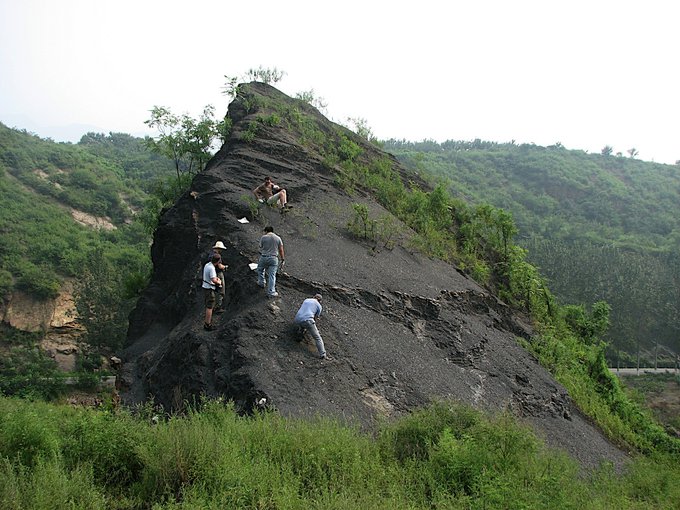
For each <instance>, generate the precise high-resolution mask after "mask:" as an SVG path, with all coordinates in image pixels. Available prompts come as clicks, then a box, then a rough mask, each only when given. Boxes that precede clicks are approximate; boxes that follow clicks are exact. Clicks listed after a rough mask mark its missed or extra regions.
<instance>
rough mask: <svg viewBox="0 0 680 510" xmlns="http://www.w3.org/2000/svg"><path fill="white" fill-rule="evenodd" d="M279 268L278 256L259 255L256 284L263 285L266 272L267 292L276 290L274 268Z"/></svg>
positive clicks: (270, 293) (272, 292) (270, 292)
mask: <svg viewBox="0 0 680 510" xmlns="http://www.w3.org/2000/svg"><path fill="white" fill-rule="evenodd" d="M278 268H279V258H278V257H277V256H275V255H260V260H259V261H258V262H257V284H258V285H259V286H260V287H264V274H265V271H266V272H267V294H269V295H270V296H271V295H272V294H274V293H275V292H276V270H277V269H278Z"/></svg>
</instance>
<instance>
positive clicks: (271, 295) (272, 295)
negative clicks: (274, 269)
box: [267, 292, 279, 297]
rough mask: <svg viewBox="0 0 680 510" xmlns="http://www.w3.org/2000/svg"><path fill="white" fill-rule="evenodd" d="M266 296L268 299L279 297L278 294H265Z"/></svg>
mask: <svg viewBox="0 0 680 510" xmlns="http://www.w3.org/2000/svg"><path fill="white" fill-rule="evenodd" d="M267 296H269V297H279V293H278V292H274V293H273V294H267Z"/></svg>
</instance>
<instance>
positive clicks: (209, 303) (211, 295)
mask: <svg viewBox="0 0 680 510" xmlns="http://www.w3.org/2000/svg"><path fill="white" fill-rule="evenodd" d="M203 291H204V293H205V307H206V308H208V309H209V310H212V309H213V308H214V306H215V291H214V290H212V289H203Z"/></svg>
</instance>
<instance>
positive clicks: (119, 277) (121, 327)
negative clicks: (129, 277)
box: [74, 257, 133, 352]
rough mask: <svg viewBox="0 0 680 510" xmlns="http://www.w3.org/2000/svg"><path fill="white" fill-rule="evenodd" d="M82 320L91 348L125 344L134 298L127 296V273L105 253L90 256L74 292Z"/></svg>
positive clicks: (79, 319)
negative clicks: (121, 270)
mask: <svg viewBox="0 0 680 510" xmlns="http://www.w3.org/2000/svg"><path fill="white" fill-rule="evenodd" d="M74 301H75V305H76V311H77V313H78V321H79V322H80V323H81V324H82V325H83V326H84V327H85V330H86V333H85V341H86V342H87V343H88V345H89V346H90V348H91V349H94V351H95V352H99V351H100V350H102V349H109V350H111V351H115V350H116V349H118V348H120V347H121V346H122V345H123V341H124V340H125V333H126V331H127V317H128V313H129V312H130V310H131V309H132V305H133V302H132V300H129V299H125V283H124V277H123V274H121V272H120V270H118V269H116V268H115V267H114V266H113V264H111V263H110V262H109V261H108V260H107V259H106V258H104V257H97V258H96V260H94V257H90V260H89V261H88V263H87V267H86V268H85V271H84V273H83V275H82V276H81V278H80V280H79V283H78V285H77V286H76V289H75V292H74Z"/></svg>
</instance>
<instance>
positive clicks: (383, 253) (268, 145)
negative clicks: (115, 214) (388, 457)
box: [119, 83, 624, 466]
mask: <svg viewBox="0 0 680 510" xmlns="http://www.w3.org/2000/svg"><path fill="white" fill-rule="evenodd" d="M229 115H230V117H231V118H232V120H233V130H232V133H231V136H230V139H229V140H228V141H227V143H226V144H225V145H224V147H223V148H222V149H221V150H220V151H219V153H218V154H217V155H216V156H215V157H214V158H213V160H212V161H211V162H210V163H209V165H208V167H207V168H206V170H205V171H203V172H202V173H201V174H199V175H198V176H197V177H196V178H195V179H194V182H193V184H192V187H191V190H190V191H189V192H187V193H186V194H185V195H184V196H183V197H182V198H181V199H180V200H179V201H178V202H177V204H176V205H175V206H174V207H173V208H172V209H170V210H168V211H167V212H166V213H165V214H164V216H163V218H162V220H161V224H160V226H159V228H158V230H157V232H156V234H155V239H154V244H153V248H152V257H153V263H154V275H153V279H152V283H151V284H150V286H149V287H148V289H147V290H146V292H145V293H144V295H143V296H142V298H141V299H140V301H139V304H138V306H137V308H136V310H135V311H134V312H133V314H132V316H131V322H130V330H129V339H128V340H129V342H128V347H127V349H126V351H125V352H124V354H123V368H122V369H121V372H120V375H119V386H120V388H121V391H122V395H123V398H124V400H125V401H126V402H127V403H136V402H141V401H143V400H145V399H148V398H150V397H153V398H154V399H155V400H156V401H157V402H158V403H161V404H163V405H164V406H165V407H166V408H176V407H178V406H180V405H181V404H182V402H183V401H185V400H187V399H189V400H191V399H194V398H198V397H200V396H201V395H207V396H224V397H226V398H228V399H233V400H234V401H235V402H236V403H237V404H238V405H239V406H241V407H242V408H244V409H248V408H250V407H252V406H253V404H254V402H255V400H256V399H259V398H262V397H264V398H266V399H267V405H269V406H272V407H275V408H276V409H278V410H279V411H280V412H281V413H283V414H285V415H291V416H305V415H313V414H317V413H320V414H323V415H329V416H334V417H339V418H343V419H347V420H350V421H355V422H359V423H361V424H363V425H365V426H370V425H371V424H372V423H373V422H374V420H375V419H376V418H377V417H379V416H398V415H400V414H403V413H407V412H409V411H410V410H412V409H414V408H417V407H419V406H422V405H425V404H427V403H428V402H430V401H432V400H434V399H451V400H455V401H461V402H465V403H469V404H471V405H473V406H475V407H478V408H484V409H490V410H505V409H510V410H512V411H513V412H514V413H515V414H516V415H518V416H520V417H522V418H524V419H526V420H527V421H528V422H529V423H531V424H533V425H534V428H535V429H536V430H537V431H538V432H539V434H541V435H543V436H544V437H545V438H546V440H548V442H549V443H550V444H552V445H555V446H559V447H562V448H564V449H566V450H567V451H568V452H569V453H570V454H572V455H573V456H575V457H576V458H578V459H579V460H580V461H581V462H582V463H583V464H584V465H590V466H593V465H596V464H597V463H598V462H599V461H600V460H602V459H608V460H611V461H614V462H615V463H618V462H620V461H621V460H622V459H623V458H624V454H623V453H622V452H620V451H619V450H617V449H616V448H614V447H613V446H612V445H610V444H609V443H608V442H607V441H606V440H605V439H604V438H603V436H602V435H601V433H600V432H599V431H598V430H597V429H596V428H595V427H593V426H591V425H590V424H589V423H588V421H587V420H585V419H584V418H583V417H582V416H581V414H580V413H579V412H578V410H577V409H576V408H575V407H574V406H573V404H572V403H571V400H570V399H569V397H568V395H567V393H566V391H565V390H564V388H563V387H561V386H560V385H559V384H558V383H556V382H555V381H554V379H553V378H552V377H551V376H550V374H549V373H548V372H546V371H545V370H544V369H543V368H542V367H540V366H539V365H538V364H537V362H536V361H535V359H534V358H533V357H532V356H531V355H530V354H529V353H528V352H527V351H526V350H524V349H523V348H522V347H520V346H519V345H518V343H517V341H516V337H517V336H524V337H528V336H529V335H531V334H532V332H531V329H530V327H529V326H528V325H526V324H524V323H523V322H522V320H521V319H520V318H519V317H518V316H516V315H515V314H514V313H513V311H512V310H511V309H509V308H508V307H507V306H506V305H504V304H503V303H502V302H500V301H499V300H498V299H497V298H496V297H494V296H493V295H490V294H489V293H488V292H487V291H486V290H485V289H483V288H482V287H480V286H479V285H477V284H476V283H475V282H474V281H472V280H471V279H469V278H468V277H466V276H465V275H463V274H461V273H460V272H458V271H457V270H456V269H455V268H454V267H452V266H450V265H448V264H445V263H443V262H440V261H436V260H430V259H428V258H426V257H423V256H421V255H420V254H418V253H414V252H413V251H411V250H409V249H406V248H404V247H403V246H402V245H397V246H396V247H395V248H394V249H391V250H389V249H382V250H372V249H370V246H367V245H366V244H364V243H362V242H359V241H357V240H355V239H354V238H353V237H352V235H351V234H350V233H349V232H348V229H347V226H346V225H347V222H348V219H349V218H350V217H351V215H352V207H351V204H352V203H355V202H360V203H364V204H366V205H368V206H369V208H370V209H371V210H372V211H373V213H374V214H376V215H388V214H389V213H387V211H385V210H384V209H382V208H381V207H380V206H379V205H378V204H377V203H375V202H374V201H372V200H371V198H370V197H369V196H368V195H367V194H362V192H361V191H357V192H355V193H354V194H353V195H349V194H348V193H346V192H345V191H344V190H343V188H342V187H340V186H339V185H338V184H337V183H338V182H339V181H341V180H342V173H341V172H342V170H341V168H340V166H338V165H337V158H336V159H334V157H333V156H334V153H333V151H334V150H339V149H338V148H341V147H342V146H343V144H345V145H346V144H347V141H348V140H351V141H352V142H353V143H354V144H357V145H358V146H359V147H360V148H361V153H360V155H359V156H357V157H359V158H361V159H362V160H365V161H367V162H368V161H371V160H372V159H381V160H383V161H388V162H389V164H391V165H392V166H393V168H395V169H398V171H399V172H400V173H401V175H402V178H403V179H404V180H405V181H406V180H416V181H417V177H416V176H414V175H407V174H406V172H405V171H404V170H403V169H401V167H399V164H398V163H397V162H396V160H394V159H393V158H391V157H390V156H388V155H386V154H384V153H382V152H381V151H380V150H379V149H377V148H375V147H374V146H372V145H370V144H368V143H367V142H365V141H362V140H361V139H360V138H359V137H356V136H355V135H353V134H352V133H350V132H349V131H347V130H345V129H344V128H342V127H340V126H338V125H335V124H333V123H331V122H329V121H328V120H327V119H325V118H324V117H323V116H321V115H320V114H319V113H318V111H316V110H315V109H314V108H312V107H310V106H308V105H306V104H305V103H302V102H300V101H298V100H294V99H291V98H289V97H287V96H285V95H284V94H282V93H281V92H279V91H278V90H276V89H274V88H272V87H270V86H268V85H264V84H260V83H251V84H248V85H244V86H243V92H242V93H241V94H240V95H239V97H238V98H237V99H236V100H235V101H234V102H232V104H231V105H230V107H229ZM266 175H270V176H272V178H273V180H274V182H276V183H278V184H280V185H282V186H284V187H285V188H286V189H287V190H288V194H289V200H290V202H291V204H293V205H294V208H293V209H292V210H291V211H290V212H287V213H285V214H281V213H279V212H278V210H276V209H273V208H270V207H259V208H255V207H254V205H255V204H254V202H253V200H252V193H251V191H252V189H253V188H254V187H255V186H256V185H257V184H259V183H260V182H261V181H262V180H263V178H264V177H265V176H266ZM242 218H246V219H247V220H248V223H241V222H239V221H238V220H239V219H242ZM395 221H396V220H395ZM267 224H270V225H272V226H273V227H274V229H275V231H276V232H277V233H278V234H279V235H280V236H281V237H282V238H283V241H284V244H285V249H286V265H285V268H284V273H283V274H281V275H280V276H279V279H278V282H277V288H278V291H279V293H280V296H279V297H278V298H276V299H270V298H267V297H266V295H265V293H264V291H263V290H262V289H260V288H259V287H258V286H257V285H256V278H255V273H254V272H253V271H251V270H250V269H249V267H248V264H249V263H251V262H256V261H257V256H258V254H257V242H258V239H259V237H260V235H261V234H262V229H263V227H264V226H265V225H267ZM397 230H398V231H399V235H400V236H402V238H405V237H407V236H408V229H407V228H406V227H403V226H401V227H399V228H398V229H397ZM217 240H221V241H223V242H224V243H225V244H226V246H227V248H228V249H227V250H226V252H225V253H224V254H223V259H224V260H225V262H226V263H228V264H229V269H228V270H227V272H226V279H227V310H226V312H225V313H224V314H222V315H219V316H216V318H215V331H211V332H207V331H204V330H203V329H202V324H203V304H202V294H201V291H200V288H199V287H200V281H199V275H200V269H201V266H202V264H203V263H204V262H205V259H206V257H207V254H208V253H209V251H210V248H211V246H212V245H213V244H214V243H215V241H217ZM315 292H321V293H322V294H323V295H324V301H323V306H324V314H323V316H322V318H321V319H320V320H319V322H318V324H319V329H320V331H321V334H322V336H323V338H324V341H325V343H326V347H327V350H328V353H329V354H330V355H331V356H333V358H334V360H333V361H329V362H326V361H323V362H322V361H320V360H319V359H317V357H316V349H315V346H314V344H313V342H311V341H310V342H308V341H303V342H298V341H297V339H296V338H295V336H294V335H293V333H292V330H291V327H290V324H291V321H292V318H293V316H294V315H295V312H296V310H297V308H298V307H299V305H300V303H301V302H302V300H303V299H304V298H305V297H308V296H310V295H312V294H314V293H315Z"/></svg>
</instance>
